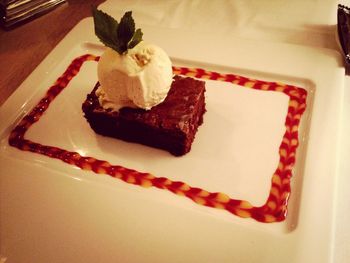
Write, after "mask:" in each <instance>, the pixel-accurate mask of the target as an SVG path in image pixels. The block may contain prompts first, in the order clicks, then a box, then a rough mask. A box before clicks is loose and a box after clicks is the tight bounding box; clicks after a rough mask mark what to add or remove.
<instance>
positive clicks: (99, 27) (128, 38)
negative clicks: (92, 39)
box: [92, 7, 143, 54]
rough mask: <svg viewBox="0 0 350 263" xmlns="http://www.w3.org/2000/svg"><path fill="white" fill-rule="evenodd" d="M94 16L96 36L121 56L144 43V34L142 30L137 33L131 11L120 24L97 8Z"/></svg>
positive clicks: (94, 10) (94, 9)
mask: <svg viewBox="0 0 350 263" xmlns="http://www.w3.org/2000/svg"><path fill="white" fill-rule="evenodd" d="M92 14H93V17H94V24H95V34H96V36H97V37H98V38H99V39H100V41H101V42H102V43H103V44H105V45H106V46H107V47H110V48H112V49H114V50H115V51H117V52H118V53H119V54H124V53H126V52H127V50H128V49H131V48H133V47H135V46H136V45H137V44H138V43H139V42H140V41H142V35H143V34H142V32H141V29H137V30H136V31H135V22H134V19H133V18H132V12H131V11H129V12H126V13H125V14H124V16H123V17H122V18H121V19H120V22H119V23H118V21H116V20H115V19H114V18H113V17H111V16H110V15H108V14H106V13H104V12H102V11H100V10H98V9H97V8H96V7H93V8H92Z"/></svg>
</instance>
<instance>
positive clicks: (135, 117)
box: [82, 76, 205, 156]
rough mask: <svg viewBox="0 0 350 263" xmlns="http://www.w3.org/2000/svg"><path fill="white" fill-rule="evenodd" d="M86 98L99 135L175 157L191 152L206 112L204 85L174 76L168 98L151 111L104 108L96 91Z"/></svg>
mask: <svg viewBox="0 0 350 263" xmlns="http://www.w3.org/2000/svg"><path fill="white" fill-rule="evenodd" d="M98 86H99V83H97V84H96V86H95V88H94V89H93V90H92V92H91V93H90V94H89V95H88V96H87V99H86V100H85V102H84V103H83V106H82V109H83V112H84V113H85V118H86V119H87V121H88V122H89V124H90V126H91V128H92V129H93V130H94V131H95V132H96V133H98V134H101V135H105V136H110V137H114V138H118V139H122V140H125V141H129V142H137V143H141V144H144V145H148V146H152V147H156V148H160V149H164V150H167V151H169V152H170V153H172V154H173V155H175V156H181V155H184V154H185V153H187V152H189V151H190V149H191V145H192V142H193V140H194V137H195V134H196V132H197V128H198V126H199V125H201V124H202V123H203V114H204V113H205V97H204V93H205V82H204V81H200V80H196V79H193V78H189V77H181V76H175V77H174V79H173V82H172V85H171V88H170V90H169V93H168V96H167V97H166V99H165V100H164V101H163V102H162V103H160V104H158V105H157V106H155V107H153V108H152V109H150V110H143V109H139V108H137V109H136V108H129V107H124V108H121V109H120V110H119V111H118V112H116V111H109V110H105V109H103V108H102V107H101V106H100V104H99V101H98V98H97V96H96V95H95V91H96V89H97V88H98Z"/></svg>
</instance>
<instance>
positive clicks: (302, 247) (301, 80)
mask: <svg viewBox="0 0 350 263" xmlns="http://www.w3.org/2000/svg"><path fill="white" fill-rule="evenodd" d="M143 31H144V35H145V39H146V40H148V41H150V42H154V43H157V44H158V45H159V46H161V47H163V48H164V49H165V50H166V51H167V53H168V54H169V55H170V56H171V58H172V60H173V63H174V65H179V66H195V67H201V68H205V69H208V70H215V71H219V72H224V73H234V74H239V75H244V76H247V77H251V78H256V79H261V80H268V81H277V82H283V83H285V84H292V85H297V86H299V87H302V88H304V89H306V90H307V91H308V99H307V110H306V112H305V113H304V116H303V119H302V123H301V126H300V127H299V135H300V136H299V139H300V146H299V149H298V152H297V163H296V166H295V167H294V170H293V171H294V173H293V179H292V196H291V199H290V203H289V207H288V208H289V214H288V216H287V219H286V220H285V221H283V222H280V223H271V224H264V223H260V222H256V221H254V220H251V219H243V218H239V217H237V216H234V215H232V214H230V213H228V212H227V211H225V210H218V209H213V208H208V207H203V206H199V205H197V204H195V203H193V202H191V201H190V200H189V199H186V198H183V197H179V196H176V195H174V194H172V193H170V192H166V191H162V190H159V189H156V188H150V189H145V188H141V187H139V186H134V185H130V184H126V183H125V182H122V181H120V180H116V179H113V178H111V177H108V176H106V175H98V176H97V175H96V174H94V173H92V172H86V171H82V170H80V169H77V168H76V167H73V166H70V165H68V164H65V163H63V162H61V161H59V160H54V159H50V158H47V157H45V156H41V155H38V154H34V153H30V152H23V151H20V150H18V149H16V148H13V147H10V146H9V145H8V142H7V141H8V136H9V132H10V131H11V130H12V129H13V128H14V127H15V125H16V124H17V123H18V122H19V121H20V119H21V118H22V117H23V116H24V114H25V113H27V112H28V111H30V109H31V108H32V107H33V106H35V105H36V104H37V103H38V101H39V100H40V99H41V98H42V97H43V96H44V95H45V92H46V91H47V89H48V87H49V86H51V85H52V84H53V83H54V81H55V80H56V79H57V78H58V77H59V76H60V75H61V74H62V73H63V71H64V70H65V69H66V67H67V66H68V65H69V63H70V62H71V61H72V60H73V59H74V58H76V57H78V56H80V55H83V54H85V53H91V54H95V55H100V54H101V52H102V51H103V48H102V47H101V46H100V45H98V44H96V43H97V40H96V39H95V37H94V35H93V25H92V20H90V19H86V20H83V21H82V22H80V23H79V24H78V25H77V26H76V27H75V28H74V29H73V30H72V31H71V32H70V33H69V34H68V35H67V36H66V38H65V39H64V40H63V41H62V42H61V43H60V44H59V45H58V46H57V47H56V48H55V49H54V50H53V52H52V53H51V54H50V55H49V56H48V57H47V58H46V59H45V60H44V61H43V63H42V64H41V65H39V67H38V68H37V69H36V70H35V71H34V72H33V73H32V74H31V76H30V77H29V78H28V79H27V80H26V81H25V82H24V83H23V84H22V85H21V87H19V88H18V90H17V91H16V93H15V94H14V95H13V96H12V97H11V98H10V99H9V100H8V101H7V102H6V103H5V105H4V106H3V107H2V108H1V110H0V118H1V120H3V121H2V123H1V124H0V125H1V126H0V134H1V149H0V150H1V157H0V165H1V185H0V187H1V189H0V190H1V209H0V216H1V228H2V229H1V234H0V235H1V236H0V237H1V240H0V241H1V244H2V246H1V256H3V257H6V258H8V262H63V261H67V262H73V261H74V262H96V261H98V262H113V261H118V262H281V261H283V262H329V260H330V259H331V256H332V233H333V220H332V216H333V214H334V213H333V208H334V204H333V201H334V183H335V179H336V154H337V148H336V142H337V138H338V137H337V134H338V126H339V123H338V122H339V111H340V102H341V96H342V87H343V85H342V81H343V76H342V69H341V68H340V67H339V65H338V63H339V58H338V56H337V54H335V53H332V52H331V51H328V50H321V49H310V48H305V47H299V46H292V45H282V44H274V43H258V44H257V43H256V42H255V41H248V40H242V39H235V38H229V37H227V38H226V37H222V36H215V37H213V36H207V35H199V34H195V33H193V32H184V31H176V30H166V29H159V28H151V27H143ZM82 32H88V33H82ZM198 43H200V45H199V44H198ZM257 46H258V48H257ZM96 81H97V77H96V63H95V62H88V63H86V65H84V66H83V67H82V69H81V71H80V72H79V74H78V76H77V77H76V78H74V79H73V80H72V82H71V83H70V84H69V86H68V87H67V88H66V89H65V90H64V91H63V92H62V93H61V94H60V95H59V96H58V97H57V98H56V99H55V100H54V101H53V103H52V104H51V105H50V107H49V109H48V110H47V111H46V112H45V114H44V115H43V117H42V118H41V119H40V121H39V122H37V123H36V124H34V125H33V126H32V127H31V128H30V130H29V131H28V133H27V134H26V137H27V138H28V139H30V140H33V141H35V142H39V143H42V144H45V145H52V146H56V147H60V148H63V149H67V150H69V151H77V152H79V153H80V154H81V155H84V156H93V157H96V158H98V159H103V160H108V161H109V162H110V163H112V164H118V165H122V166H125V167H128V168H133V169H136V170H138V171H146V172H151V173H152V174H154V175H156V176H164V177H168V178H170V179H171V180H175V181H183V182H186V183H188V184H190V185H191V186H196V187H201V188H204V189H206V190H209V191H211V192H224V193H227V194H228V195H230V196H231V197H232V198H238V199H245V200H249V201H250V202H251V203H253V204H254V205H262V204H263V203H264V202H265V200H266V198H267V195H268V193H269V189H270V184H271V176H272V174H273V172H274V171H275V169H276V167H277V165H278V158H279V155H278V147H279V145H280V143H281V139H282V136H283V132H284V129H285V128H284V121H285V117H286V113H287V107H288V96H286V95H285V94H283V93H279V92H270V91H259V90H252V89H248V88H245V87H241V86H238V85H234V84H230V83H225V82H219V81H207V84H206V85H207V95H206V103H207V113H206V114H205V117H204V124H203V125H202V126H201V127H200V128H199V132H198V134H197V136H196V139H195V142H194V144H193V147H192V150H191V152H190V153H189V154H187V155H185V156H183V157H180V158H177V157H173V156H171V155H170V154H168V153H166V152H164V151H160V150H157V149H153V148H149V147H145V146H142V145H138V144H130V143H126V142H122V141H119V140H115V139H111V138H105V137H101V136H99V135H96V134H95V133H94V132H93V131H92V130H91V129H90V127H89V125H88V124H87V122H86V120H85V119H84V117H83V113H82V110H81V104H82V102H83V101H84V100H85V98H86V95H87V94H88V93H89V92H90V91H91V90H92V88H93V86H94V84H95V83H96ZM57 248H60V249H59V250H57ZM58 251H59V252H58Z"/></svg>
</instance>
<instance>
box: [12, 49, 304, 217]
mask: <svg viewBox="0 0 350 263" xmlns="http://www.w3.org/2000/svg"><path fill="white" fill-rule="evenodd" d="M98 59H99V57H97V56H93V55H83V56H80V57H78V58H76V59H74V60H73V61H72V62H71V64H70V65H69V66H68V68H67V69H66V71H65V72H64V73H63V74H62V76H61V77H59V78H58V79H57V81H56V82H55V83H54V85H52V86H51V87H50V88H49V89H48V91H47V93H46V95H45V96H44V97H43V98H42V99H41V100H40V101H39V103H38V104H37V105H36V106H35V107H34V108H33V109H32V110H31V112H30V113H28V114H27V115H26V116H25V117H24V118H23V119H22V120H21V122H20V123H19V124H18V125H17V126H16V127H15V128H14V129H13V130H12V132H11V134H10V136H9V144H10V145H11V146H13V147H16V148H18V149H20V150H23V151H30V152H34V153H39V154H42V155H46V156H48V157H51V158H55V159H59V160H62V161H63V162H66V163H68V164H71V165H74V166H77V167H79V168H81V169H83V170H88V171H93V172H95V173H97V174H107V175H110V176H112V177H114V178H118V179H121V180H123V181H125V182H127V183H131V184H135V185H140V186H143V187H152V186H153V187H157V188H159V189H166V190H168V191H171V192H173V193H175V194H177V195H182V196H186V197H188V198H190V199H192V200H193V201H194V202H196V203H198V204H201V205H205V206H209V207H214V208H220V209H225V210H227V211H229V212H231V213H232V214H235V215H237V216H240V217H245V218H253V219H255V220H257V221H260V222H266V223H267V222H279V221H283V220H284V219H285V218H286V215H287V203H288V199H289V196H290V193H291V187H290V179H291V177H292V168H293V166H294V164H295V155H296V149H297V147H298V144H299V141H298V127H299V123H300V119H301V115H302V114H303V112H304V111H305V108H306V96H307V92H306V90H304V89H302V88H298V87H295V86H291V85H284V84H280V83H276V82H266V81H260V80H254V79H250V78H246V77H242V76H239V75H234V74H221V73H218V72H213V71H206V70H204V69H199V68H185V67H173V71H174V73H175V74H181V75H186V76H193V77H196V78H202V79H211V80H218V81H226V82H231V83H235V84H238V85H241V86H244V87H247V88H253V89H258V90H267V91H278V92H283V93H285V94H286V95H288V96H289V106H288V114H287V116H286V120H285V128H286V130H285V133H284V136H283V140H282V142H281V145H280V147H279V156H280V160H279V164H278V166H277V168H276V171H275V172H274V174H273V175H272V179H271V189H270V194H269V196H268V198H267V200H266V203H265V204H264V205H263V206H260V207H255V206H253V205H252V204H250V203H249V202H248V201H244V200H237V199H231V198H230V197H229V196H228V195H226V194H224V193H211V192H208V191H206V190H203V189H200V188H197V187H192V186H190V185H188V184H186V183H184V182H177V181H171V180H170V179H168V178H165V177H156V176H154V175H152V174H149V173H141V172H138V171H135V170H133V169H129V168H125V167H122V166H119V165H112V164H110V163H109V162H107V161H104V160H98V159H96V158H93V157H85V156H81V155H80V154H79V153H77V152H70V151H67V150H65V149H61V148H58V147H52V146H46V145H42V144H40V143H36V142H33V141H30V140H27V139H25V137H24V135H25V133H26V132H27V131H28V129H29V128H30V127H31V126H32V125H33V124H34V123H35V122H37V121H39V120H40V117H41V116H42V115H43V114H44V112H45V111H46V110H47V109H48V107H49V106H50V103H51V102H52V101H53V100H54V99H55V98H56V96H58V95H59V94H60V92H61V91H62V90H63V89H65V88H66V87H67V86H68V84H69V82H70V80H71V79H72V78H73V77H75V76H76V75H77V74H78V72H79V70H80V68H81V66H82V65H83V63H84V62H85V61H98Z"/></svg>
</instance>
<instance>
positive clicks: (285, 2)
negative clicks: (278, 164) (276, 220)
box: [100, 0, 350, 263]
mask: <svg viewBox="0 0 350 263" xmlns="http://www.w3.org/2000/svg"><path fill="white" fill-rule="evenodd" d="M338 3H340V4H344V5H347V6H350V1H349V0H343V1H335V0H334V1H333V0H294V1H290V0H262V1H254V0H236V1H229V0H217V1H210V0H207V1H206V0H192V1H185V0H182V1H181V0H172V1H170V0H169V1H157V0H147V1H144V0H123V1H122V0H119V1H117V0H115V1H113V0H110V1H107V2H106V3H104V4H102V5H101V6H100V8H101V9H102V10H105V11H106V12H109V13H111V12H112V13H111V14H112V15H113V16H114V17H116V18H118V17H120V16H121V15H123V14H124V12H125V11H128V10H132V11H133V16H134V17H135V20H136V21H137V22H139V23H142V24H148V25H157V26H161V27H169V28H186V29H187V30H194V31H197V32H205V33H210V32H215V33H221V34H225V35H227V34H228V35H229V34H232V35H235V36H239V37H242V38H249V39H256V40H258V41H277V42H284V43H290V44H297V45H306V46H312V47H322V48H329V49H333V50H339V51H340V49H339V45H338V43H337V41H336V37H335V36H336V23H337V5H338ZM349 89H350V76H347V77H345V92H344V107H343V116H342V126H341V135H340V136H341V140H340V147H339V151H340V153H341V154H340V159H339V175H338V178H339V179H338V183H337V187H338V188H337V206H336V233H335V254H334V262H337V263H345V262H349V258H350V242H349V241H350V225H349V222H350V209H349V208H350V192H349V190H348V189H349V187H350V162H349V160H350V139H349V136H348V134H350V121H349V116H350V90H349Z"/></svg>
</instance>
